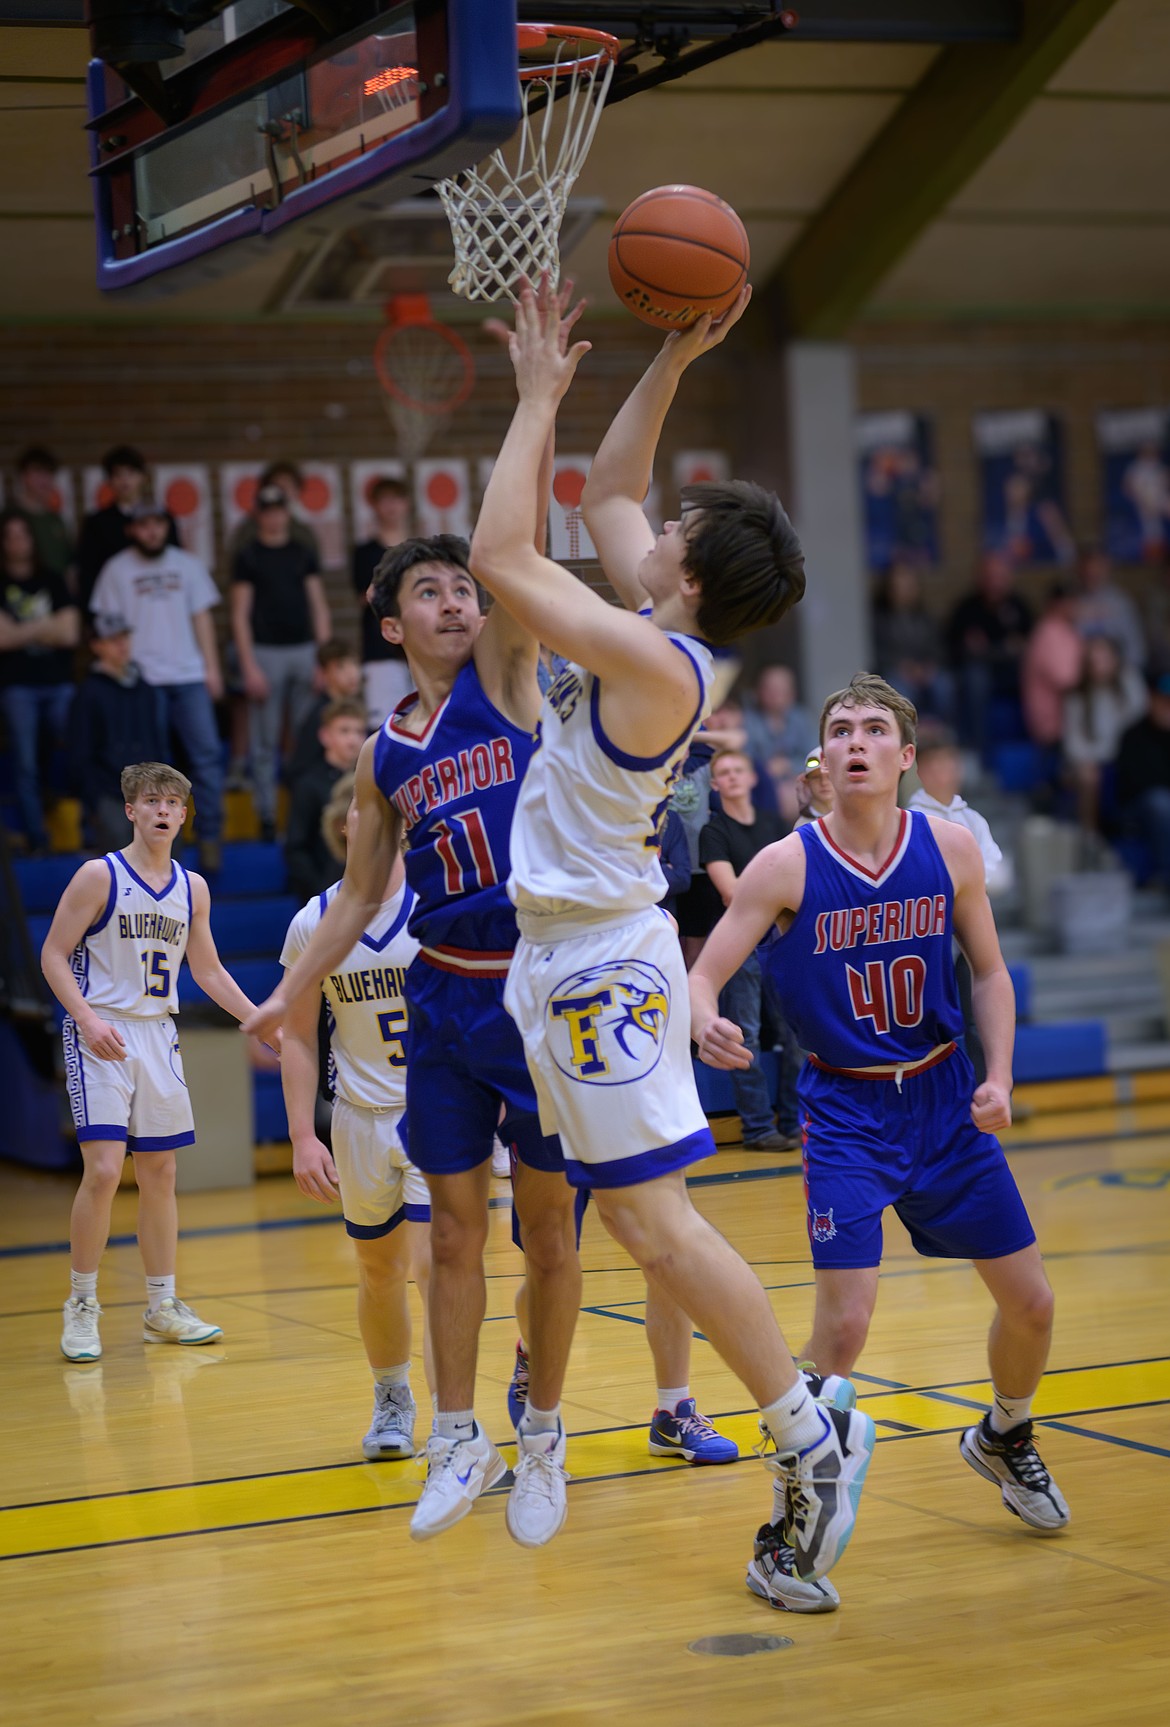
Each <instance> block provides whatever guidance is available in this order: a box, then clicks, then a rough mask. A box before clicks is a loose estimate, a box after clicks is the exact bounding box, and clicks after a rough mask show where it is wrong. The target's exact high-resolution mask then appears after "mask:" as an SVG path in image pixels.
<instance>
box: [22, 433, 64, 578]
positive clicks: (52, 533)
mask: <svg viewBox="0 0 1170 1727" xmlns="http://www.w3.org/2000/svg"><path fill="white" fill-rule="evenodd" d="M59 467H60V463H59V462H58V460H57V458H56V456H54V455H53V454H52V452H51V451H50V450H46V449H45V447H44V446H43V445H42V444H32V445H30V446H29V448H28V449H27V450H25V451H23V452H22V454H21V455H20V457H19V459H18V460H17V464H16V485H15V486H14V488H13V492H14V498H13V502H14V503H15V504H16V506H17V508H18V509H21V510H23V511H24V513H25V515H26V516H27V517H28V519H29V522H30V523H31V525H32V531H33V538H34V539H35V541H36V543H37V563H38V564H39V565H40V567H41V569H42V570H51V571H52V573H53V575H55V576H60V577H61V578H62V580H63V581H65V582H66V583H67V584H69V585H72V581H73V576H74V569H73V536H72V534H71V533H70V532H69V529H68V528H67V527H66V526H65V521H64V518H63V517H62V515H61V508H60V505H61V500H60V498H59V497H58V495H57V470H58V468H59Z"/></svg>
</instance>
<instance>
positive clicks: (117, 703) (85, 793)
mask: <svg viewBox="0 0 1170 1727" xmlns="http://www.w3.org/2000/svg"><path fill="white" fill-rule="evenodd" d="M91 631H92V633H91V639H90V649H91V651H92V653H93V664H92V666H91V667H90V669H89V673H88V675H87V676H86V678H85V679H84V680H83V681H82V683H81V684H80V685H79V687H78V690H77V694H76V695H75V696H74V698H73V707H72V710H71V711H70V715H69V745H70V769H71V778H72V782H73V789H74V792H75V793H76V795H77V796H78V797H79V798H80V799H81V802H82V804H83V806H84V809H85V817H86V826H87V828H88V830H89V833H90V835H91V837H92V839H93V843H94V844H95V845H96V846H98V847H100V849H101V850H102V851H103V852H109V851H117V850H119V848H120V847H122V846H124V845H126V844H128V842H129V841H130V839H131V838H132V832H131V828H130V823H129V822H128V821H127V819H126V800H125V798H124V797H123V796H122V787H121V775H122V769H123V768H124V767H125V766H126V765H127V763H129V762H156V761H162V760H163V759H164V757H165V756H166V736H165V734H164V732H163V730H162V728H161V726H160V725H159V720H158V711H157V707H156V704H155V697H154V691H153V690H152V689H151V688H150V686H149V685H148V684H145V683H143V681H142V679H141V677H140V676H139V673H138V667H137V666H136V665H135V664H134V662H133V660H132V659H131V658H130V652H131V636H130V625H129V624H128V623H127V622H126V620H125V618H121V617H118V616H116V615H114V614H110V613H107V614H99V615H98V616H97V617H96V618H94V620H93V624H92V626H91Z"/></svg>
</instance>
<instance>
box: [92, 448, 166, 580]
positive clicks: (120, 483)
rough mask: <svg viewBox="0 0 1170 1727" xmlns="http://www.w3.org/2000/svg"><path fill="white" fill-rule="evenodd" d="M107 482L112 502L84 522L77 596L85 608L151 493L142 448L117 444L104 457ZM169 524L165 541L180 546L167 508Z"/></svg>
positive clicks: (123, 546) (123, 547)
mask: <svg viewBox="0 0 1170 1727" xmlns="http://www.w3.org/2000/svg"><path fill="white" fill-rule="evenodd" d="M102 467H103V468H104V469H105V472H106V481H107V483H108V485H109V488H110V491H111V492H112V493H113V498H112V501H111V502H110V503H108V504H106V505H104V506H103V507H102V508H101V509H98V510H91V511H90V513H89V515H88V516H86V518H85V520H84V521H83V522H82V524H81V539H80V542H79V544H78V547H77V597H78V599H79V601H80V602H81V609H82V611H92V610H93V609H94V607H93V604H92V595H93V591H94V588H95V587H96V585H97V579H98V577H99V576H100V575H101V573H102V570H103V568H104V567H105V565H106V564H108V563H109V561H110V559H111V558H113V557H116V556H117V555H118V553H119V552H124V551H125V550H126V547H127V546H129V545H130V543H131V540H132V538H133V536H132V534H131V533H130V524H131V522H132V520H133V516H134V509H135V506H136V505H137V504H140V503H141V502H142V501H143V499H144V498H146V497H148V496H149V493H150V476H149V474H148V473H147V469H146V459H145V457H144V456H143V454H142V452H141V450H136V449H135V448H134V446H133V445H132V444H115V446H114V448H113V449H112V450H107V451H106V453H105V455H104V456H103V457H102ZM162 514H163V516H164V518H165V520H166V524H167V537H166V541H165V542H164V543H166V544H169V545H172V546H177V545H178V544H179V531H178V529H177V528H176V527H175V523H174V520H173V518H172V517H171V515H170V513H169V512H168V511H167V510H165V509H163V510H162Z"/></svg>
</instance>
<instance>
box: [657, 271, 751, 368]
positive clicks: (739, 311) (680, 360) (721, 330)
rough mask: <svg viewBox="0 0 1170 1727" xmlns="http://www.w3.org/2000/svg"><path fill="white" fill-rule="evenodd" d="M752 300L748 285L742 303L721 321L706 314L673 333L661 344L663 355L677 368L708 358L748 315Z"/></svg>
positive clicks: (745, 287)
mask: <svg viewBox="0 0 1170 1727" xmlns="http://www.w3.org/2000/svg"><path fill="white" fill-rule="evenodd" d="M751 297H752V290H751V285H750V283H749V284H745V285H744V287H743V289H742V290H741V291H740V296H739V299H738V300H737V301H736V302H735V304H734V306H731V307H729V308H728V310H727V311H726V312H724V314H723V316H722V317H721V318H713V317H712V316H711V314H710V312H704V313H703V316H702V317H701V318H696V319H695V322H694V323H693V324H688V326H687V328H686V329H685V330H672V331H671V332H670V335H669V336H668V337H667V338H666V340H665V342H664V343H663V344H662V351H663V353H664V354H666V355H668V356H669V358H670V359H672V360H673V361H674V362H675V363H676V365H680V366H689V365H690V363H691V361H692V360H697V359H698V358H699V355H700V354H707V353H709V352H710V351H711V349H712V348H717V347H718V346H719V344H720V342H722V341H723V339H724V337H725V336H726V335H727V334H728V332H729V331H730V330H732V329H734V327H735V325H736V324H738V323H739V320H740V319H741V318H742V317H743V315H744V313H745V312H746V311H747V309H748V304H749V302H750V301H751Z"/></svg>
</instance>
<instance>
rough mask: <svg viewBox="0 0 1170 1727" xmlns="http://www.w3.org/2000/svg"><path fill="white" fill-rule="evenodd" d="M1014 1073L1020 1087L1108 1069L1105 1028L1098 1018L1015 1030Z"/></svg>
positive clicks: (1084, 1075)
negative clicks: (1033, 1082) (1030, 1083)
mask: <svg viewBox="0 0 1170 1727" xmlns="http://www.w3.org/2000/svg"><path fill="white" fill-rule="evenodd" d="M1012 1070H1013V1074H1014V1077H1015V1080H1016V1083H1017V1085H1022V1084H1024V1083H1025V1082H1027V1081H1036V1080H1045V1079H1084V1078H1088V1077H1091V1076H1092V1075H1095V1074H1101V1073H1105V1072H1106V1071H1107V1070H1108V1047H1107V1041H1106V1036H1105V1026H1104V1024H1103V1023H1102V1021H1101V1020H1099V1019H1086V1020H1066V1021H1065V1022H1063V1023H1057V1024H1053V1025H1020V1026H1017V1027H1016V1049H1015V1057H1014V1060H1013V1063H1012Z"/></svg>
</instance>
